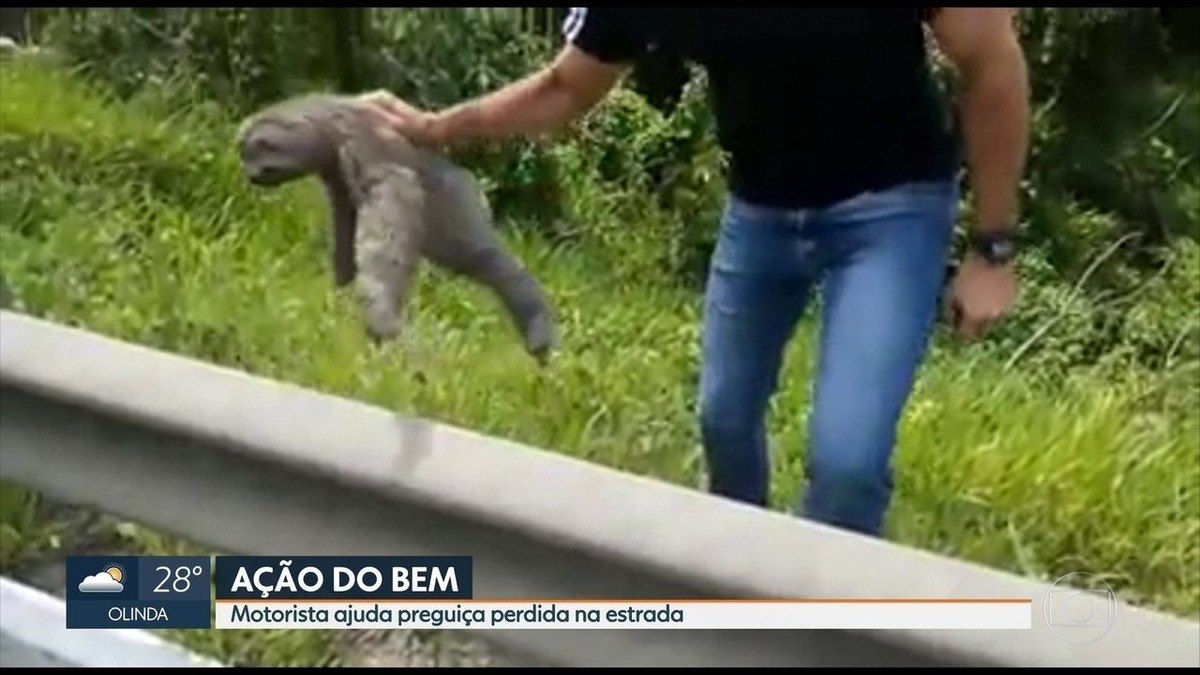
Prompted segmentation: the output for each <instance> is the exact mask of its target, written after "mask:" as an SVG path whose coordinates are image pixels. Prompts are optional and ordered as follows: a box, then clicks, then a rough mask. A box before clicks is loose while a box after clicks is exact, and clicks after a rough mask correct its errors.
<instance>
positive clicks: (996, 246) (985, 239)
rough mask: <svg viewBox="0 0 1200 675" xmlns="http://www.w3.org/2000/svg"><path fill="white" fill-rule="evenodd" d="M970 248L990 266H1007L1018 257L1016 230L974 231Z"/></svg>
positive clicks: (969, 244)
mask: <svg viewBox="0 0 1200 675" xmlns="http://www.w3.org/2000/svg"><path fill="white" fill-rule="evenodd" d="M968 246H969V247H970V250H971V252H972V253H974V254H975V255H978V256H979V257H980V258H982V259H983V260H984V261H985V262H987V263H988V264H990V265H996V266H1000V265H1007V264H1009V263H1010V262H1012V261H1013V259H1014V258H1016V257H1017V237H1016V230H1015V229H1013V228H1006V229H1003V230H991V231H983V232H980V231H973V232H972V233H971V235H970V237H969V239H968Z"/></svg>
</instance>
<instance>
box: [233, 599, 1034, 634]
mask: <svg viewBox="0 0 1200 675" xmlns="http://www.w3.org/2000/svg"><path fill="white" fill-rule="evenodd" d="M1032 623H1033V601H1032V600H1029V599H1026V598H1016V599H969V600H962V599H930V600H926V599H913V600H891V599H887V600H642V599H636V600H608V599H595V600H573V599H528V600H523V599H522V600H494V599H480V600H366V601H346V600H266V601H264V600H249V601H247V600H217V602H216V627H217V628H218V629H221V628H242V629H245V628H313V629H335V630H336V629H359V628H374V629H380V628H421V629H428V628H449V629H455V630H462V629H466V630H488V629H505V630H511V629H514V628H525V629H538V630H545V629H555V628H561V629H567V628H570V629H579V628H594V629H617V628H641V629H662V628H668V629H676V630H679V629H683V630H687V629H714V628H715V629H747V628H749V629H809V630H819V629H957V630H961V629H992V630H994V629H1012V630H1028V629H1030V628H1032Z"/></svg>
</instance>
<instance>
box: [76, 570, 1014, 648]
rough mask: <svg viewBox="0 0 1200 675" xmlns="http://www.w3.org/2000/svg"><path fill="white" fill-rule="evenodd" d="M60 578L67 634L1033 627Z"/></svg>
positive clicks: (989, 604)
mask: <svg viewBox="0 0 1200 675" xmlns="http://www.w3.org/2000/svg"><path fill="white" fill-rule="evenodd" d="M213 560H215V564H214V563H213ZM67 567H68V573H69V574H70V575H71V579H72V580H74V579H75V578H76V577H78V579H79V582H78V584H77V585H74V581H73V582H72V583H73V586H72V587H71V588H70V589H68V595H67V628H141V629H154V628H213V627H215V628H217V629H278V628H299V629H305V628H309V629H324V630H339V629H348V630H355V629H364V628H370V629H386V628H409V629H411V628H419V629H434V628H448V629H455V630H488V629H504V630H512V629H537V630H546V629H555V628H561V629H580V628H584V629H628V628H639V629H676V630H678V629H685V630H686V629H696V630H699V629H758V630H770V629H783V630H797V629H882V630H886V629H953V630H962V629H993V630H994V629H1008V630H1028V629H1030V628H1032V624H1033V603H1032V601H1031V600H1030V599H1028V598H1010V599H1006V598H999V599H997V598H914V599H890V598H889V599H859V598H854V599H826V600H810V599H797V600H786V599H780V600H775V599H762V600H760V599H748V600H716V599H666V598H664V599H656V598H649V599H647V598H636V599H612V598H587V599H576V598H479V599H477V598H475V597H474V592H475V588H474V586H473V560H472V558H471V557H469V556H449V557H413V556H297V557H284V558H280V557H262V556H216V558H215V559H210V558H207V557H203V556H201V557H175V556H170V557H136V558H135V557H116V558H99V557H94V556H92V557H70V558H68V562H67ZM210 582H211V585H210ZM214 586H215V593H214V592H213V591H214V588H213V587H214ZM214 619H215V620H214Z"/></svg>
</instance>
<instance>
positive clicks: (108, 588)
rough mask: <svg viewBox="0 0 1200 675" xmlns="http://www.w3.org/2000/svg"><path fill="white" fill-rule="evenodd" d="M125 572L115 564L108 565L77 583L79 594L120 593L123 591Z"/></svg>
mask: <svg viewBox="0 0 1200 675" xmlns="http://www.w3.org/2000/svg"><path fill="white" fill-rule="evenodd" d="M93 569H94V568H93ZM124 581H125V570H124V569H123V568H122V567H121V566H120V565H118V564H116V563H109V564H107V565H105V566H104V569H103V570H102V571H100V572H97V573H96V574H93V575H91V576H89V577H87V578H85V579H84V580H83V581H81V582H79V591H80V592H81V593H120V592H121V591H123V590H125V585H124V583H123V582H124Z"/></svg>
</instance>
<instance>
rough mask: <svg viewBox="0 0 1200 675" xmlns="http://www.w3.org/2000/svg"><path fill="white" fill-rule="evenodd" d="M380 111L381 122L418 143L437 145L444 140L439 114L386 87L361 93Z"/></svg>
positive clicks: (368, 102)
mask: <svg viewBox="0 0 1200 675" xmlns="http://www.w3.org/2000/svg"><path fill="white" fill-rule="evenodd" d="M358 99H359V100H360V101H363V102H364V103H367V104H370V105H371V106H372V108H373V109H374V110H375V111H376V112H378V113H379V118H380V122H382V123H383V125H384V126H385V127H386V128H388V129H390V130H392V131H395V132H396V133H398V134H400V135H402V136H404V137H405V138H407V139H408V140H410V141H412V142H413V143H415V144H417V145H423V146H435V145H440V144H442V143H443V142H444V139H443V138H441V135H440V134H439V125H438V124H437V115H435V114H434V113H431V112H428V111H425V110H421V109H420V108H417V107H416V106H413V105H411V104H410V103H408V102H406V101H404V100H403V99H401V98H399V97H398V96H396V95H395V94H393V93H391V92H390V91H387V90H385V89H379V90H376V91H372V92H368V93H366V94H361V95H359V97H358Z"/></svg>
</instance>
